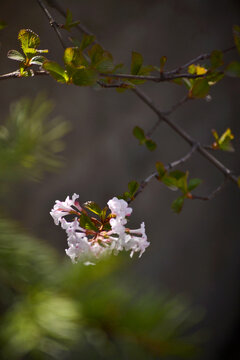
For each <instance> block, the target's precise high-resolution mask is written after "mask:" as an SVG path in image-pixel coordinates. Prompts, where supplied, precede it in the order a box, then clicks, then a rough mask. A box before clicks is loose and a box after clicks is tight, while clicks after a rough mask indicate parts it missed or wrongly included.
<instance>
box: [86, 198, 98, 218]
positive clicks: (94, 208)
mask: <svg viewBox="0 0 240 360" xmlns="http://www.w3.org/2000/svg"><path fill="white" fill-rule="evenodd" d="M83 206H84V207H85V208H87V209H88V210H90V211H92V212H93V213H94V214H97V215H99V216H100V215H101V214H102V209H101V208H100V207H99V206H98V204H97V203H95V202H94V201H87V202H85V203H84V204H83Z"/></svg>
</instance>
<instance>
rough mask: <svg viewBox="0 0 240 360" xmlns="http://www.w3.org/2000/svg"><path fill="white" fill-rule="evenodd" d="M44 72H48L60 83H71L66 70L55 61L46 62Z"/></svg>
mask: <svg viewBox="0 0 240 360" xmlns="http://www.w3.org/2000/svg"><path fill="white" fill-rule="evenodd" d="M43 68H44V70H46V71H48V72H49V73H50V75H51V76H52V77H53V78H54V79H55V80H57V81H58V82H60V83H63V84H64V83H67V82H68V81H69V76H68V74H67V72H66V70H65V69H63V68H62V67H61V66H60V65H59V64H58V63H56V62H55V61H48V60H47V61H45V62H44V63H43Z"/></svg>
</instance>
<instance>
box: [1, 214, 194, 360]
mask: <svg viewBox="0 0 240 360" xmlns="http://www.w3.org/2000/svg"><path fill="white" fill-rule="evenodd" d="M0 243H1V247H0V263H1V269H0V284H1V285H0V290H1V294H2V296H1V299H0V307H1V324H0V357H1V359H3V360H5V359H12V360H17V359H25V358H26V357H27V358H28V359H35V360H36V359H39V360H40V359H41V360H43V359H49V358H56V359H60V358H67V359H70V358H71V359H72V360H74V359H79V358H87V359H98V358H99V354H101V358H103V359H106V360H107V359H113V358H118V359H122V358H124V355H122V354H121V353H119V349H122V350H123V353H126V354H128V355H129V357H130V358H133V359H136V358H137V359H146V358H147V359H149V360H151V359H155V358H156V357H159V356H161V357H165V356H175V357H176V358H179V357H181V358H185V357H187V356H189V355H192V354H193V353H194V352H195V349H196V346H195V344H194V340H193V339H192V338H191V336H188V335H187V331H188V332H189V330H191V328H192V326H194V325H195V324H196V323H198V322H199V319H200V317H199V316H201V314H199V313H198V312H197V311H195V310H194V311H192V310H191V309H190V308H189V305H188V304H187V303H185V302H184V301H183V299H180V298H177V297H176V298H173V297H170V296H169V295H167V294H165V293H162V294H161V295H159V294H156V293H155V294H153V293H150V292H149V291H147V290H146V288H144V291H142V290H141V288H140V287H139V288H136V284H134V286H132V284H131V281H130V279H129V280H128V282H126V281H125V285H124V286H123V284H122V282H121V281H120V278H121V275H120V274H123V263H122V262H121V261H120V259H119V258H115V257H114V258H111V259H108V260H107V261H102V262H101V263H99V264H98V268H97V269H96V267H94V266H92V267H84V266H82V265H81V264H76V265H74V266H73V265H72V264H71V263H70V261H69V260H66V261H64V262H63V261H62V260H60V259H59V258H58V256H57V254H56V252H55V251H54V250H53V249H51V248H50V247H49V246H47V245H45V244H44V243H43V242H42V241H39V240H38V239H35V238H33V237H32V236H29V235H27V234H26V233H25V232H24V231H23V230H22V229H21V227H20V226H19V225H17V224H16V223H15V222H13V221H10V220H7V219H5V218H3V217H0ZM125 267H126V264H125V266H124V268H125ZM118 278H119V280H118ZM133 289H134V290H133Z"/></svg>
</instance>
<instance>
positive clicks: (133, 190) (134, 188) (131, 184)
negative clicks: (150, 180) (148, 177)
mask: <svg viewBox="0 0 240 360" xmlns="http://www.w3.org/2000/svg"><path fill="white" fill-rule="evenodd" d="M138 188H139V183H138V182H137V181H131V182H129V183H128V190H129V195H130V197H133V196H134V195H135V193H136V191H137V190H138Z"/></svg>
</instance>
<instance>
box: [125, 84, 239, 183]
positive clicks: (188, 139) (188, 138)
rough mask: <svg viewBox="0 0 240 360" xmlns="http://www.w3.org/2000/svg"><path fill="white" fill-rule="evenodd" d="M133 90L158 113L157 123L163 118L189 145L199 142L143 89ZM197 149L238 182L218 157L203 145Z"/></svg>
mask: <svg viewBox="0 0 240 360" xmlns="http://www.w3.org/2000/svg"><path fill="white" fill-rule="evenodd" d="M132 91H133V92H134V93H135V94H136V95H137V96H138V97H139V98H140V99H141V100H142V101H143V102H144V103H145V104H146V105H148V107H150V108H151V109H152V110H153V111H154V112H155V114H157V116H158V118H159V120H158V122H157V125H158V124H159V122H160V121H161V120H162V121H164V122H165V123H166V124H168V125H169V126H170V127H171V128H172V129H173V131H174V132H176V133H177V134H178V135H179V136H180V137H181V138H183V139H184V140H185V141H186V142H187V143H188V144H189V145H191V146H193V145H194V144H196V143H197V141H196V140H195V139H194V138H192V137H191V136H190V135H189V134H188V133H186V131H185V130H183V129H182V128H181V127H180V126H179V125H177V124H175V123H174V122H172V121H171V120H170V119H169V118H167V117H166V116H164V114H163V113H162V112H161V111H160V110H159V109H158V107H157V106H156V105H155V104H154V103H153V101H152V100H151V99H149V98H148V97H147V96H146V95H145V94H144V93H143V92H142V91H140V90H139V89H137V88H135V89H132ZM197 151H198V152H199V153H200V154H201V155H202V156H204V157H205V158H206V159H207V160H208V161H210V162H211V163H212V164H213V165H214V166H215V167H216V168H217V169H218V170H220V171H221V172H222V173H223V174H224V175H226V176H227V177H229V179H231V180H232V181H233V182H234V183H235V184H238V179H237V177H236V176H235V175H233V174H232V172H231V171H230V170H229V169H228V168H227V167H226V166H224V165H223V164H222V163H221V162H220V161H219V160H218V159H216V158H215V157H214V156H213V155H212V154H210V153H209V152H208V151H207V150H205V149H204V148H203V147H202V146H200V145H199V146H198V148H197Z"/></svg>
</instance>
